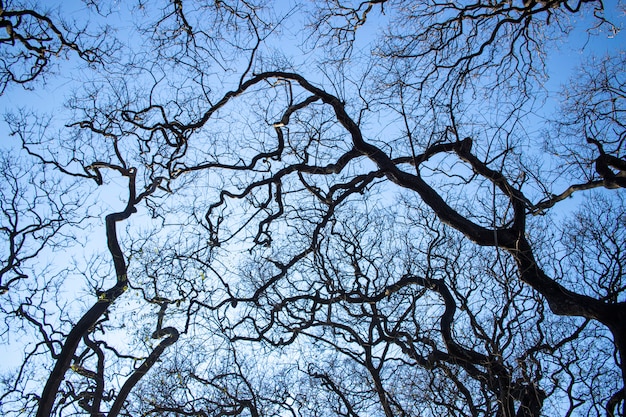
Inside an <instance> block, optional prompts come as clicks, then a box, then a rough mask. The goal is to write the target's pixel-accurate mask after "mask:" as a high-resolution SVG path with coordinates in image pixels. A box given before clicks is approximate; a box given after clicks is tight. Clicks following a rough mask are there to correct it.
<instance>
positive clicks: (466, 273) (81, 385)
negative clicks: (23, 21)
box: [0, 0, 626, 417]
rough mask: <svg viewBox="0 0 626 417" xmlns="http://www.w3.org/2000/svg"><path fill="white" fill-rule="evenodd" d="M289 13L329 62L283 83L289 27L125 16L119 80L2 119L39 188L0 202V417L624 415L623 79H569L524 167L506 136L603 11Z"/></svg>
mask: <svg viewBox="0 0 626 417" xmlns="http://www.w3.org/2000/svg"><path fill="white" fill-rule="evenodd" d="M91 3H93V4H92V5H91V6H92V7H96V9H97V10H99V11H100V12H102V10H103V9H104V8H106V7H105V5H104V4H103V3H101V2H95V3H94V2H91ZM316 7H317V8H316V9H315V14H313V15H309V16H308V21H309V22H313V24H312V26H311V27H310V28H309V30H313V32H308V33H309V34H311V33H312V35H311V38H310V39H309V40H311V41H314V42H317V44H316V45H319V46H329V45H331V44H332V43H337V44H338V45H339V49H338V50H335V51H330V52H329V51H326V52H324V53H322V54H319V51H315V50H314V51H311V50H307V46H308V45H309V44H308V43H306V44H305V45H303V46H302V50H303V51H302V53H303V56H305V57H306V58H307V59H309V58H310V59H309V61H308V63H309V65H300V64H298V62H297V61H298V59H299V58H296V57H293V56H292V57H291V58H289V57H287V58H286V57H284V55H292V54H291V50H290V51H288V49H289V48H294V50H295V48H296V46H295V44H294V43H293V42H292V39H291V38H290V37H289V36H290V31H292V30H293V26H292V22H293V24H300V23H301V22H302V21H303V19H304V17H303V15H302V14H300V13H299V12H298V11H297V10H295V9H289V8H287V9H281V8H278V7H276V8H271V7H267V6H265V7H263V6H262V5H260V4H254V3H253V2H250V1H237V0H235V1H219V2H211V3H206V4H204V3H192V2H189V3H188V2H183V1H177V0H172V1H163V2H162V4H159V5H155V4H152V5H148V4H144V3H143V2H139V3H138V4H137V5H136V7H135V8H134V9H133V10H132V12H133V13H134V14H133V23H134V24H136V27H135V28H134V29H132V30H131V29H129V28H125V32H124V36H130V37H134V36H136V37H137V40H136V42H130V43H128V46H127V48H128V50H126V51H125V54H123V56H125V57H126V58H125V60H124V61H121V62H117V63H110V64H107V65H106V66H104V67H97V68H92V71H93V72H91V73H89V74H88V75H87V76H88V79H86V80H84V82H83V83H81V84H80V87H79V88H76V89H75V90H73V93H72V95H71V96H70V97H69V99H68V100H67V102H66V112H65V113H61V112H60V114H59V115H57V118H54V119H53V120H50V121H48V120H46V121H45V122H44V121H42V120H38V119H37V118H33V117H30V116H28V115H26V114H25V113H21V114H18V115H13V116H11V117H9V118H8V119H7V120H8V121H9V123H10V125H11V127H12V129H13V132H14V133H15V136H16V137H17V138H18V139H19V142H20V145H21V147H22V149H23V151H24V152H25V153H26V155H27V156H28V157H30V158H32V159H30V160H29V161H34V162H31V163H33V164H34V165H35V166H37V167H38V170H34V171H29V170H27V169H24V167H23V163H22V162H20V161H16V162H15V167H14V168H11V169H10V170H7V171H6V172H7V173H6V174H4V175H5V177H6V178H7V180H9V181H8V182H7V184H8V185H7V186H6V187H4V188H2V201H1V202H2V204H3V206H2V207H3V210H4V211H3V213H4V218H3V222H4V223H2V227H3V229H2V231H3V232H4V233H5V235H6V241H7V247H8V248H9V249H10V250H9V251H8V252H6V253H7V256H4V254H3V264H2V267H3V270H2V271H3V275H0V277H2V279H3V283H2V285H3V286H4V287H6V291H5V294H3V295H2V296H3V297H7V294H11V295H12V296H13V294H15V297H16V298H15V300H16V301H13V302H12V304H10V305H11V307H10V308H5V307H4V306H5V304H4V303H3V304H2V306H3V309H2V314H3V315H4V317H3V318H4V322H5V323H6V328H5V329H3V331H4V334H6V335H11V334H13V332H15V331H18V329H19V328H21V329H23V330H19V331H21V332H22V333H23V334H24V335H25V336H27V340H26V342H25V345H26V347H27V349H26V355H25V356H24V358H23V362H22V363H21V364H19V365H18V366H17V368H16V370H15V372H14V373H12V374H11V373H6V375H5V376H4V378H3V382H2V384H3V385H2V387H3V389H2V394H1V397H0V398H1V399H2V404H1V405H0V407H2V410H3V412H4V413H5V414H7V415H18V414H24V413H30V414H36V415H38V416H42V417H43V416H50V415H68V414H86V415H92V416H101V415H107V416H118V415H144V416H148V415H189V416H212V415H250V416H260V415H294V416H299V415H302V416H317V415H329V414H331V415H332V414H336V415H342V416H361V415H381V416H387V417H390V416H395V415H400V416H409V415H442V414H445V415H457V416H482V415H485V416H502V417H505V416H507V417H512V416H517V417H531V416H540V415H560V414H563V415H603V414H606V415H624V414H625V410H624V408H625V407H626V405H625V398H624V386H625V385H626V368H625V366H626V365H625V362H626V339H625V337H626V328H625V327H624V326H626V324H625V323H626V320H624V317H625V316H626V313H625V312H626V310H625V304H624V303H625V300H624V291H625V289H626V287H625V285H624V280H623V272H622V271H623V265H624V262H625V261H626V258H624V247H623V246H624V242H625V240H624V239H623V237H624V236H623V235H624V230H625V226H626V223H625V218H624V215H623V213H624V201H623V195H622V193H623V190H622V188H623V187H624V184H623V181H622V179H623V176H624V175H623V174H624V154H623V146H622V145H623V142H624V141H623V139H624V131H623V122H622V117H621V114H622V113H621V112H622V109H623V99H624V97H623V76H624V74H623V71H624V70H623V68H624V66H623V65H622V64H623V62H622V61H623V60H621V59H620V58H619V56H618V58H615V57H610V58H607V59H606V60H603V61H601V63H600V64H598V65H599V66H595V65H593V66H587V67H584V71H586V73H585V74H586V75H585V77H581V78H580V79H579V80H578V84H577V82H574V83H573V84H572V87H571V91H573V92H572V93H570V94H566V95H565V96H564V101H563V103H564V105H563V108H562V110H561V116H560V119H559V120H558V122H557V123H555V124H553V125H551V128H550V129H546V132H550V135H553V137H552V136H550V137H549V138H548V139H547V140H545V141H544V146H545V149H550V150H552V151H553V152H552V153H551V154H546V155H543V154H541V152H537V149H535V146H536V143H537V142H533V141H535V140H536V138H534V137H531V133H530V132H529V130H528V129H525V124H526V123H529V122H531V121H536V120H535V119H533V112H534V111H536V110H537V103H538V102H536V101H534V100H533V94H534V93H535V92H538V91H541V88H540V85H539V84H540V81H541V77H543V74H544V72H546V73H547V71H548V69H546V68H545V66H544V61H543V58H542V55H541V54H542V53H547V52H548V51H550V48H552V47H553V46H551V45H554V44H551V43H550V41H551V40H552V39H557V38H562V37H565V36H567V33H568V32H567V28H566V27H564V26H563V25H564V24H565V22H566V21H567V18H568V17H569V16H571V15H573V14H574V15H577V14H579V13H582V12H583V11H585V10H591V11H592V12H593V13H595V15H596V16H595V17H594V18H593V19H592V22H591V25H592V27H601V28H604V27H609V26H610V24H609V23H608V22H607V20H606V19H604V18H603V16H602V14H601V13H602V7H603V5H602V3H599V2H580V3H577V4H571V3H570V2H554V3H544V2H539V3H524V4H515V3H506V2H504V3H500V4H492V3H489V4H487V3H485V4H483V3H480V2H479V3H477V4H470V5H457V4H452V3H438V2H429V1H426V2H418V3H417V4H415V3H413V2H403V1H399V2H391V1H372V2H363V3H359V4H356V5H347V4H344V3H340V2H319V3H317V4H316ZM107 10H109V13H111V15H113V14H114V7H112V6H111V7H109V8H107ZM304 12H305V13H306V12H307V11H306V10H305V11H304ZM29 16H35V15H29ZM35 17H36V16H35ZM386 19H388V20H386ZM47 21H48V20H46V22H47ZM12 24H13V25H14V26H15V25H16V23H15V22H14V23H12ZM375 24H380V25H384V24H389V25H390V26H387V27H386V29H384V30H385V31H383V32H381V34H380V35H379V37H377V38H376V39H375V41H374V42H372V43H371V45H372V54H371V55H370V56H364V54H360V53H359V48H361V46H362V44H361V43H360V42H361V40H360V39H361V38H360V37H361V36H365V37H367V36H372V35H371V33H368V32H364V29H363V28H366V27H367V26H368V25H370V26H372V25H375ZM50 25H52V23H50ZM47 27H48V28H49V29H50V30H53V29H51V28H52V27H56V26H47ZM54 33H57V32H54ZM129 34H130V35H129ZM362 34H363V35H362ZM16 39H18V38H16ZM55 39H61V38H55ZM281 41H282V42H285V48H283V45H281V44H280V42H281ZM112 42H117V41H116V40H115V39H113V40H112ZM116 44H117V43H116ZM61 45H64V48H69V49H73V48H71V45H70V44H65V43H63V42H61ZM49 50H52V49H49ZM320 50H324V48H320ZM536 52H538V54H537V53H536ZM537 57H539V58H537ZM290 60H291V61H290ZM315 60H317V61H315ZM24 62H28V61H24ZM37 62H39V61H36V63H35V64H36V65H38V64H37ZM312 62H318V63H319V65H320V66H319V67H317V68H314V66H313V65H311V64H310V63H312ZM42 68H43V67H42ZM600 68H601V69H600ZM320 74H323V75H320ZM20 79H21V78H20ZM16 80H17V79H16ZM16 80H13V81H12V82H15V81H16ZM24 80H26V79H24ZM56 120H60V122H55V121H56ZM55 123H58V124H55ZM44 127H45V128H44ZM537 131H540V130H539V129H537ZM563 149H567V152H563V151H562V150H563ZM556 153H558V154H559V155H554V154H556ZM562 156H565V158H566V159H565V160H566V161H567V163H566V164H563V163H562V159H560V158H561V157H562ZM553 157H554V159H551V158H553ZM555 161H557V163H559V165H557V167H556V168H553V167H551V166H550V164H551V163H555ZM11 163H13V162H11ZM7 164H9V161H8V160H7ZM48 172H54V173H55V174H54V175H55V177H54V178H55V182H54V183H53V184H54V187H53V186H50V187H49V186H47V185H46V186H43V185H42V184H44V183H42V182H41V178H44V177H45V178H46V180H47V177H46V176H47V175H48ZM24 187H26V188H24ZM592 188H594V189H595V190H593V191H589V190H591V189H592ZM25 189H26V190H28V191H21V190H25ZM5 190H6V191H5ZM555 190H556V191H555ZM577 191H587V192H586V194H584V195H585V196H586V198H587V200H586V201H585V202H584V203H582V204H580V205H579V206H578V207H574V208H571V207H567V199H566V198H567V197H569V196H572V195H578V194H581V193H576V192H577ZM32 196H34V197H35V198H34V200H32V201H34V203H32V202H31V200H30V198H31V197H32ZM69 196H73V197H72V198H70V197H69ZM39 197H42V199H41V201H40V199H39ZM41 204H44V205H46V207H52V209H51V210H50V213H46V215H41V211H40V208H39V207H40V205H41ZM599 207H602V208H601V209H599ZM568 212H569V214H568ZM32 219H35V220H36V221H32ZM98 221H100V222H101V223H98ZM5 223H6V225H7V226H6V227H5ZM33 225H34V226H33ZM85 236H89V237H88V238H85ZM64 239H69V240H64ZM83 239H89V241H90V243H89V244H90V245H94V246H95V247H94V248H93V249H88V248H85V253H90V254H93V257H88V258H87V259H86V260H74V261H73V262H65V261H64V260H62V259H52V260H48V261H47V262H45V258H44V255H48V254H58V253H65V254H69V253H72V254H76V253H77V250H78V249H77V246H76V245H74V246H72V247H71V248H70V247H68V248H65V247H63V246H62V245H63V244H64V243H65V242H68V241H71V242H79V243H82V242H83ZM12 248H17V249H12ZM5 258H6V261H5ZM25 270H29V271H30V273H29V274H26V273H25V272H24V271H25ZM34 276H37V279H34V278H33V277H34ZM5 277H7V278H5ZM31 283H37V285H35V286H34V287H29V285H30V284H31ZM76 283H79V285H81V286H82V289H81V291H82V292H83V294H84V296H82V297H74V296H69V297H68V296H67V295H65V294H66V292H67V291H68V289H70V288H73V290H74V291H76V285H77V284H76ZM4 287H3V288H4ZM16 326H17V327H16ZM20 326H21V327H20Z"/></svg>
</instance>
